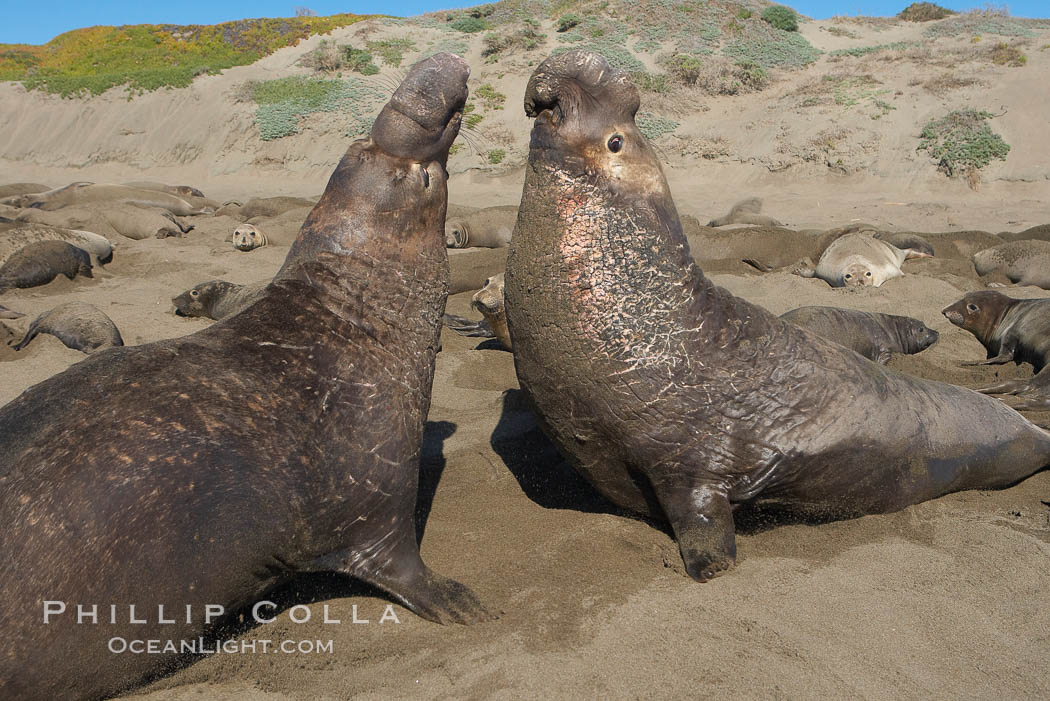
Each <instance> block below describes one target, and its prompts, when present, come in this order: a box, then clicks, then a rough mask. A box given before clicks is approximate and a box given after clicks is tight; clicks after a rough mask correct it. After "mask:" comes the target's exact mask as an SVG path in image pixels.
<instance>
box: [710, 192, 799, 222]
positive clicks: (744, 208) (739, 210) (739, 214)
mask: <svg viewBox="0 0 1050 701" xmlns="http://www.w3.org/2000/svg"><path fill="white" fill-rule="evenodd" d="M761 212H762V200H760V199H758V198H757V197H748V198H747V199H746V200H740V201H739V202H737V203H736V204H734V205H733V207H732V208H731V209H730V210H729V214H726V215H725V216H724V217H718V218H717V219H712V220H711V221H709V222H708V223H707V225H708V226H710V227H719V226H728V225H729V224H752V225H754V226H782V224H781V223H780V222H778V221H777V220H776V219H774V218H773V217H767V216H764V215H763V214H761Z"/></svg>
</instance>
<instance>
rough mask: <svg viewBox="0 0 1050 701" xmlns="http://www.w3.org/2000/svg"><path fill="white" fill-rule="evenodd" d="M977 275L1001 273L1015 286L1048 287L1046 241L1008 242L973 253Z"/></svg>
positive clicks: (1049, 259)
mask: <svg viewBox="0 0 1050 701" xmlns="http://www.w3.org/2000/svg"><path fill="white" fill-rule="evenodd" d="M973 265H974V268H976V269H977V274H978V275H981V276H984V275H990V274H992V273H1003V274H1004V275H1006V277H1007V278H1008V279H1009V280H1010V282H1012V283H1014V284H1015V285H1035V286H1036V287H1042V288H1043V289H1044V290H1050V241H1035V240H1026V241H1011V242H1009V243H1004V244H1000V245H998V246H993V247H992V248H986V249H984V250H983V251H978V252H977V253H974V254H973Z"/></svg>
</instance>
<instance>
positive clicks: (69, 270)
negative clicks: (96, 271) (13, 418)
mask: <svg viewBox="0 0 1050 701" xmlns="http://www.w3.org/2000/svg"><path fill="white" fill-rule="evenodd" d="M59 275H65V276H66V277H67V278H69V279H70V280H72V279H73V278H75V277H76V276H77V275H82V276H83V277H94V276H93V275H92V274H91V256H90V255H88V252H87V251H85V250H84V249H83V248H77V247H76V246H74V245H73V244H71V243H67V242H65V241H37V242H36V243H31V244H29V245H28V246H23V247H22V248H20V249H19V250H18V251H16V252H15V253H14V254H13V255H12V256H11V257H9V258H8V259H7V262H6V263H4V264H3V265H2V266H0V292H3V291H4V290H10V289H13V288H16V287H17V288H25V287H37V286H39V285H46V284H47V283H49V282H51V281H52V280H54V279H55V278H56V277H58V276H59Z"/></svg>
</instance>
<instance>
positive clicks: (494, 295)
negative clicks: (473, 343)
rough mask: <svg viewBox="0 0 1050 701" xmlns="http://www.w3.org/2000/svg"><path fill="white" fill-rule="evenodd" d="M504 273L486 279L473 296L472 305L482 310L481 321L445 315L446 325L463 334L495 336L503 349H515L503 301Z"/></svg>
mask: <svg viewBox="0 0 1050 701" xmlns="http://www.w3.org/2000/svg"><path fill="white" fill-rule="evenodd" d="M503 279H504V273H500V274H499V275H494V276H492V277H490V278H489V279H488V280H486V281H485V286H484V287H482V288H481V289H480V290H478V291H477V292H475V293H474V296H473V297H471V300H470V306H472V307H474V308H475V309H477V310H478V311H479V312H481V315H482V316H483V317H484V318H483V319H482V320H481V321H471V320H470V319H465V318H463V317H461V316H454V315H452V314H446V315H445V325H446V326H448V327H449V328H450V329H452V330H453V331H455V332H456V333H458V334H459V335H461V336H480V337H483V338H495V339H497V340H498V341H499V343H500V345H501V346H503V350H508V351H509V350H514V348H513V346H512V345H511V342H510V334H509V333H507V308H506V306H505V305H504V302H503V287H504V282H503Z"/></svg>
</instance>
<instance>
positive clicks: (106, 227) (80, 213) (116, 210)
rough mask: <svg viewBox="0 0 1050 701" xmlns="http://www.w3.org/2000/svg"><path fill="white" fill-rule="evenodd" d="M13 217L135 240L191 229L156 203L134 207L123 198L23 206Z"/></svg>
mask: <svg viewBox="0 0 1050 701" xmlns="http://www.w3.org/2000/svg"><path fill="white" fill-rule="evenodd" d="M17 221H21V222H31V223H34V224H46V225H49V226H57V227H63V228H66V229H74V230H86V231H90V232H94V233H96V234H101V235H103V236H114V235H120V236H124V237H126V238H129V239H134V240H136V241H141V240H142V239H147V238H150V239H152V238H158V239H163V238H168V237H172V236H174V237H181V236H182V235H183V234H185V233H188V232H190V231H192V230H193V225H192V224H187V223H184V222H182V221H179V220H178V219H177V218H176V217H175V215H174V214H172V213H171V212H169V211H168V210H166V209H160V208H157V207H153V208H146V207H137V206H135V205H132V204H125V203H123V202H99V203H94V204H83V205H71V206H69V207H63V208H62V209H58V210H55V211H47V210H42V209H24V210H22V212H21V213H20V214H19V215H18V217H17Z"/></svg>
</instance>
